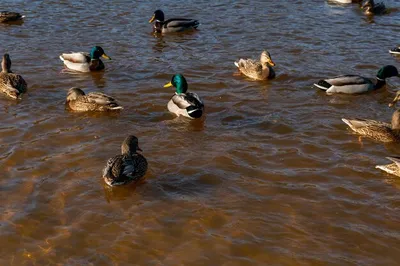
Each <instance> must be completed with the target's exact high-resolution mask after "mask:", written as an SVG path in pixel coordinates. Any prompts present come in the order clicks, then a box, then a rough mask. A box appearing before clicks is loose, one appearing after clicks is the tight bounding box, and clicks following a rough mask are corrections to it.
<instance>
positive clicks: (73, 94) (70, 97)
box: [67, 87, 85, 102]
mask: <svg viewBox="0 0 400 266" xmlns="http://www.w3.org/2000/svg"><path fill="white" fill-rule="evenodd" d="M83 95H85V93H84V92H83V90H81V89H80V88H77V87H73V88H71V89H69V90H68V94H67V102H69V101H75V100H76V99H78V97H79V96H83Z"/></svg>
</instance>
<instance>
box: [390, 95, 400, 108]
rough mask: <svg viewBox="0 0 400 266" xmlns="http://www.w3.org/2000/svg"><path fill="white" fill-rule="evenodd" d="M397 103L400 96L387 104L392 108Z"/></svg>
mask: <svg viewBox="0 0 400 266" xmlns="http://www.w3.org/2000/svg"><path fill="white" fill-rule="evenodd" d="M398 101H400V94H399V95H396V97H394V99H393V101H392V102H391V103H389V107H392V106H394V105H395V104H396V103H397V102H398Z"/></svg>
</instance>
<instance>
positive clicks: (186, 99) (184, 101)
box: [171, 92, 204, 109]
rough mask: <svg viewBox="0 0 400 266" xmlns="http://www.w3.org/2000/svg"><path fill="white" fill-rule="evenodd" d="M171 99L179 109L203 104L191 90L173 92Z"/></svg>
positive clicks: (200, 106) (199, 106)
mask: <svg viewBox="0 0 400 266" xmlns="http://www.w3.org/2000/svg"><path fill="white" fill-rule="evenodd" d="M171 100H172V102H173V103H174V104H175V105H176V106H178V107H179V108H180V109H186V108H188V107H189V106H195V107H198V108H202V107H203V106H204V104H203V102H202V101H201V100H200V97H199V96H198V95H197V94H196V93H193V92H187V93H181V94H175V95H174V96H172V99H171Z"/></svg>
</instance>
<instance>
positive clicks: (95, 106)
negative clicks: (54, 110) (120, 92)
mask: <svg viewBox="0 0 400 266" xmlns="http://www.w3.org/2000/svg"><path fill="white" fill-rule="evenodd" d="M65 105H66V106H67V107H68V108H69V109H71V110H73V111H79V112H86V111H100V112H102V111H116V110H121V109H123V108H122V106H120V105H119V104H118V103H117V101H116V100H115V99H114V98H112V97H111V96H108V95H106V94H104V93H101V92H90V93H88V94H85V93H84V92H83V90H81V89H80V88H75V87H74V88H71V89H69V90H68V95H67V100H66V102H65Z"/></svg>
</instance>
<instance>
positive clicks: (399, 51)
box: [389, 46, 400, 55]
mask: <svg viewBox="0 0 400 266" xmlns="http://www.w3.org/2000/svg"><path fill="white" fill-rule="evenodd" d="M389 53H391V54H395V55H400V46H398V47H396V48H393V49H391V50H389Z"/></svg>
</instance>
